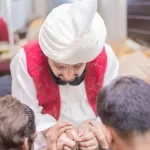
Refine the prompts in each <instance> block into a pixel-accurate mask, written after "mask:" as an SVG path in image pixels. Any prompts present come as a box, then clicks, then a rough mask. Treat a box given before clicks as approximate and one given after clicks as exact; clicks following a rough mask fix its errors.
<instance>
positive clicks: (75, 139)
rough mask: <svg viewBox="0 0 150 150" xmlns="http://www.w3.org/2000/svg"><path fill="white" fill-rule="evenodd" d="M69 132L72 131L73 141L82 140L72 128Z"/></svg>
mask: <svg viewBox="0 0 150 150" xmlns="http://www.w3.org/2000/svg"><path fill="white" fill-rule="evenodd" d="M71 132H72V136H73V139H74V141H76V142H81V141H82V139H81V138H80V137H79V136H78V134H77V132H76V131H75V130H74V129H73V130H72V131H71Z"/></svg>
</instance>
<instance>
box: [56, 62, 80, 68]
mask: <svg viewBox="0 0 150 150" xmlns="http://www.w3.org/2000/svg"><path fill="white" fill-rule="evenodd" d="M53 62H54V63H55V64H57V65H60V66H65V67H67V66H76V65H78V64H82V63H78V64H63V63H59V62H56V61H53Z"/></svg>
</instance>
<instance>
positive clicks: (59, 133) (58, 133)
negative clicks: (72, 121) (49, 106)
mask: <svg viewBox="0 0 150 150" xmlns="http://www.w3.org/2000/svg"><path fill="white" fill-rule="evenodd" d="M71 129H72V126H66V127H63V128H61V129H59V130H58V131H56V138H59V136H60V135H61V134H63V133H64V132H66V131H68V130H71Z"/></svg>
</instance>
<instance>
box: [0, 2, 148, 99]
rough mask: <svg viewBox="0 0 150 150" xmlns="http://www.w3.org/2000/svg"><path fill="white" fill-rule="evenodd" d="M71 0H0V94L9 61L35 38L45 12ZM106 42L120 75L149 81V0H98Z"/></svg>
mask: <svg viewBox="0 0 150 150" xmlns="http://www.w3.org/2000/svg"><path fill="white" fill-rule="evenodd" d="M73 1H74V0H0V96H3V95H6V94H9V93H11V90H10V87H11V75H10V68H9V65H10V62H11V59H12V58H13V57H14V56H15V55H16V54H17V52H18V51H19V50H20V48H21V47H22V46H23V45H24V44H26V43H27V42H30V41H32V40H36V39H38V32H39V29H40V27H41V24H42V23H43V21H44V19H45V17H46V16H47V14H48V13H49V12H50V11H51V10H52V9H53V8H54V7H57V6H58V5H60V4H63V3H70V2H73ZM98 12H99V14H100V15H101V16H102V18H103V19H104V21H105V24H106V27H107V33H108V34H107V43H108V44H109V45H110V46H111V47H112V48H113V50H114V52H115V54H116V56H117V57H118V60H119V62H120V68H119V74H120V75H135V76H138V77H140V78H142V79H144V80H145V81H147V82H149V83H150V0H98Z"/></svg>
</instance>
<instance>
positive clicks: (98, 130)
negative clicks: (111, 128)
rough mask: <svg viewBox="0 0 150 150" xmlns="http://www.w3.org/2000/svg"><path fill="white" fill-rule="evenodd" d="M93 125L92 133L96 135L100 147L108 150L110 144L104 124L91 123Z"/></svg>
mask: <svg viewBox="0 0 150 150" xmlns="http://www.w3.org/2000/svg"><path fill="white" fill-rule="evenodd" d="M89 123H90V124H91V132H92V133H93V134H94V135H95V137H96V139H97V140H98V143H99V146H100V148H102V149H108V148H109V146H108V143H107V139H106V136H105V131H104V127H103V124H102V122H99V123H97V122H94V121H91V122H89Z"/></svg>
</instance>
